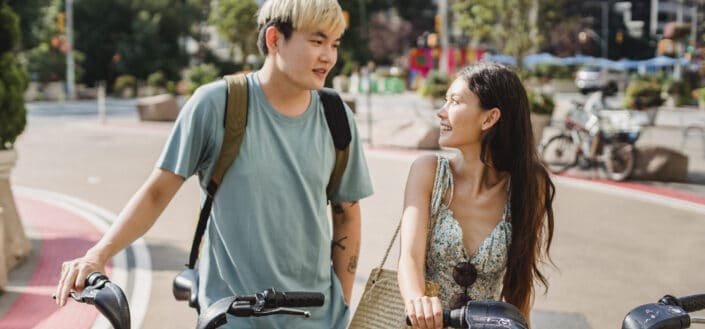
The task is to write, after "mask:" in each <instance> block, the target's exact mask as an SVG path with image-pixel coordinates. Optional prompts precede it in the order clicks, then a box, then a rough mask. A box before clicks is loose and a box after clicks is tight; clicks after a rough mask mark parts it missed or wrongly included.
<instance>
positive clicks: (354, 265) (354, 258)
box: [348, 244, 360, 274]
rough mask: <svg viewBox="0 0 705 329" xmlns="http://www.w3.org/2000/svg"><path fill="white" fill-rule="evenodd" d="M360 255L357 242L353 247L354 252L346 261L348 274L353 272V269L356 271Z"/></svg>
mask: <svg viewBox="0 0 705 329" xmlns="http://www.w3.org/2000/svg"><path fill="white" fill-rule="evenodd" d="M359 255H360V245H359V244H358V245H357V246H356V248H355V254H354V255H352V256H351V257H350V261H348V273H350V274H355V271H357V261H358V259H359Z"/></svg>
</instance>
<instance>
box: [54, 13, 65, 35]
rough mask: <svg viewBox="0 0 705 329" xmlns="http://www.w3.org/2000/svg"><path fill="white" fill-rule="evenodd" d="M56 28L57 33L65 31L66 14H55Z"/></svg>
mask: <svg viewBox="0 0 705 329" xmlns="http://www.w3.org/2000/svg"><path fill="white" fill-rule="evenodd" d="M56 29H57V30H58V31H59V33H64V31H66V15H65V14H64V13H58V14H56Z"/></svg>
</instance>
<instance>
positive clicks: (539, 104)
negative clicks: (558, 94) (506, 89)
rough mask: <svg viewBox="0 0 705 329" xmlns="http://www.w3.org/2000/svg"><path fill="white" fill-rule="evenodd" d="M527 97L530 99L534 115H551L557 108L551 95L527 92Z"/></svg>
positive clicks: (530, 106) (530, 107)
mask: <svg viewBox="0 0 705 329" xmlns="http://www.w3.org/2000/svg"><path fill="white" fill-rule="evenodd" d="M527 97H528V98H529V109H530V110H531V112H532V113H535V114H548V115H550V114H552V113H553V109H554V108H555V107H556V102H555V101H554V100H553V97H552V96H551V95H549V94H546V93H542V92H538V91H533V90H527Z"/></svg>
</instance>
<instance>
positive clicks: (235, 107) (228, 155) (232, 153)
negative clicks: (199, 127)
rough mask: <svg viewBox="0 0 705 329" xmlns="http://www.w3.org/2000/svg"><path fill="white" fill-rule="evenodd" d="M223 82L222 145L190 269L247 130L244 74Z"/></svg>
mask: <svg viewBox="0 0 705 329" xmlns="http://www.w3.org/2000/svg"><path fill="white" fill-rule="evenodd" d="M224 78H225V81H226V82H227V84H228V91H227V96H226V104H227V107H226V111H225V118H224V120H223V125H224V127H225V133H224V135H223V145H222V146H221V147H220V154H219V155H218V160H217V162H216V164H215V167H214V169H213V174H212V175H211V180H210V182H208V187H206V201H205V202H204V203H203V207H201V213H200V214H199V216H198V225H197V226H196V232H194V234H193V243H192V244H191V253H190V254H189V260H188V264H186V266H187V267H188V268H190V269H193V268H194V267H195V266H196V259H198V251H199V248H200V246H201V239H203V233H204V232H205V230H206V224H207V223H208V217H209V216H210V213H211V207H212V206H213V197H214V196H215V193H216V192H217V191H218V187H219V186H220V183H221V182H222V181H223V176H225V172H226V170H227V169H228V167H230V165H231V164H232V163H233V161H235V158H236V157H237V154H238V153H239V152H240V145H242V139H243V138H244V136H245V127H246V126H247V90H248V89H247V77H246V76H245V74H244V73H240V74H235V75H227V76H225V77H224Z"/></svg>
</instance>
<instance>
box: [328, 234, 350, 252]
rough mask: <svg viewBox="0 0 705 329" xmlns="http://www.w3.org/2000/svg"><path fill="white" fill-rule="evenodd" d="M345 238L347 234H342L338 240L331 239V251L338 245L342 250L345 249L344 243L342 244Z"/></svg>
mask: <svg viewBox="0 0 705 329" xmlns="http://www.w3.org/2000/svg"><path fill="white" fill-rule="evenodd" d="M347 238H348V237H347V236H344V237H342V238H340V239H338V240H333V245H332V246H331V247H330V248H331V251H332V249H335V247H338V248H340V249H342V250H345V245H344V244H343V240H345V239H347Z"/></svg>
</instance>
